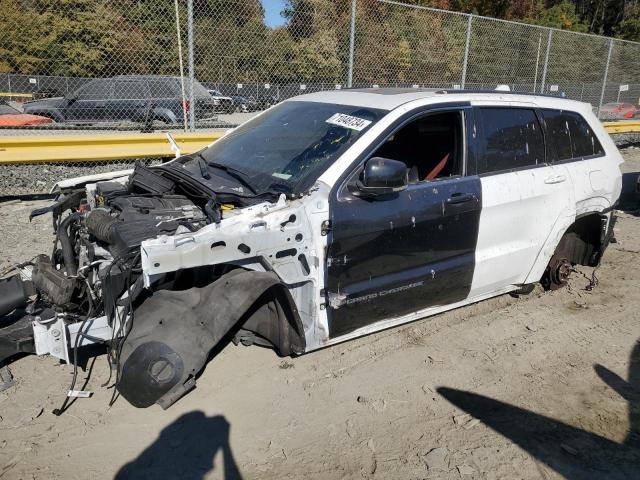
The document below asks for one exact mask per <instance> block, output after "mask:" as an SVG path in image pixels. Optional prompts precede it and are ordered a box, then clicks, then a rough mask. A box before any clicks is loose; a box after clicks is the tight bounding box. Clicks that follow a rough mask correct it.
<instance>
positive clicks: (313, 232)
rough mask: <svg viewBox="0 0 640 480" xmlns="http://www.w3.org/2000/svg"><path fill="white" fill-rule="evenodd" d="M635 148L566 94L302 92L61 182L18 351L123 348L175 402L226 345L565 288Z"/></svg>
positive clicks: (7, 293)
mask: <svg viewBox="0 0 640 480" xmlns="http://www.w3.org/2000/svg"><path fill="white" fill-rule="evenodd" d="M621 162H622V158H621V156H620V154H619V152H618V151H617V149H616V147H615V146H614V144H613V142H612V141H611V139H610V138H609V137H608V135H607V134H606V133H605V131H604V130H603V128H602V127H601V126H600V125H599V123H598V120H597V119H596V117H595V116H594V115H593V114H592V112H591V108H590V106H589V105H587V104H583V103H578V102H574V101H570V100H566V99H560V98H551V97H543V96H529V95H516V94H510V93H504V92H500V93H498V92H494V93H472V92H464V91H420V90H385V89H376V90H346V91H334V92H324V93H322V92H321V93H313V94H309V95H303V96H300V97H296V98H293V99H290V100H287V101H285V102H283V103H281V104H279V105H277V106H275V107H273V108H271V109H269V110H268V111H266V112H264V113H263V114H261V115H259V116H257V117H255V118H254V119H252V120H250V121H249V122H247V123H245V124H244V125H242V126H241V127H239V128H237V129H235V130H233V131H231V132H229V133H228V134H226V135H225V136H224V137H223V138H222V139H220V140H218V141H217V142H215V143H213V144H212V145H211V146H209V147H208V148H206V149H204V150H202V151H200V152H197V153H195V154H193V155H186V156H182V157H180V158H177V159H175V160H173V161H171V162H169V163H166V164H164V165H161V166H157V167H153V168H147V167H144V166H141V165H138V166H136V168H135V169H133V170H132V171H120V172H113V173H110V174H100V175H95V176H90V177H82V178H77V179H74V180H67V181H62V182H60V183H58V184H57V186H56V187H55V191H56V192H57V193H58V196H57V199H56V201H55V203H53V204H52V205H51V206H50V207H48V208H44V209H40V210H37V211H34V212H33V214H32V215H41V214H45V213H49V212H50V213H51V214H52V216H53V226H54V230H55V236H56V238H55V247H54V249H53V253H52V255H51V256H48V255H40V256H38V257H36V258H34V259H32V260H31V261H29V262H25V263H23V264H21V265H17V266H16V267H15V271H14V275H13V276H10V277H8V278H6V279H4V280H2V285H1V292H0V299H1V300H0V303H1V309H0V313H1V314H2V315H3V320H2V323H1V325H2V326H3V327H4V328H2V329H0V361H2V360H5V359H7V358H8V357H10V356H13V355H15V354H18V353H21V352H31V353H36V354H44V353H50V354H51V355H54V356H56V357H58V358H60V359H63V360H65V361H67V362H72V361H73V358H74V357H75V355H74V354H75V353H76V351H77V349H78V348H79V347H81V346H84V345H88V344H91V343H96V342H105V343H106V344H107V345H108V351H109V358H110V360H111V362H112V364H113V365H114V368H116V369H117V370H116V371H117V374H116V377H117V378H116V387H117V389H118V391H119V392H120V393H121V394H122V396H124V397H125V398H126V399H127V400H128V401H129V402H131V403H132V404H133V405H135V406H137V407H147V406H149V405H152V404H153V403H158V404H159V405H161V406H162V407H163V408H167V407H168V406H170V405H171V404H172V403H173V402H175V401H176V400H177V399H178V398H180V397H181V396H182V395H184V394H185V393H186V392H188V391H189V390H190V389H192V388H193V387H194V386H195V383H196V376H197V375H198V374H199V372H200V371H201V370H202V369H203V367H204V365H205V363H206V362H207V359H208V356H209V355H210V354H211V352H212V350H213V349H214V347H216V346H217V345H218V344H221V342H223V341H224V340H229V339H230V340H232V341H234V342H236V343H242V344H245V345H250V344H257V345H262V346H268V347H272V348H274V349H275V350H276V351H277V352H278V353H279V354H280V355H285V356H286V355H299V354H302V353H304V352H309V351H311V350H316V349H318V348H322V347H325V346H327V345H331V344H335V343H337V342H341V341H344V340H347V339H351V338H354V337H358V336H361V335H365V334H368V333H371V332H374V331H378V330H381V329H384V328H388V327H391V326H394V325H399V324H402V323H406V322H409V321H412V320H415V319H418V318H422V317H425V316H429V315H433V314H436V313H439V312H443V311H445V310H449V309H452V308H456V307H459V306H462V305H466V304H469V303H472V302H477V301H480V300H483V299H486V298H489V297H493V296H496V295H500V294H504V293H506V292H523V293H525V292H526V291H528V290H530V288H531V287H532V285H533V284H535V283H536V282H541V283H542V285H543V286H544V287H545V288H546V289H555V288H558V287H561V286H562V285H564V284H565V283H566V281H567V276H568V275H569V273H570V272H571V271H572V266H573V265H575V264H580V265H590V266H596V265H597V264H598V262H599V261H600V259H601V257H602V254H603V251H604V249H605V248H606V246H607V243H608V241H609V239H610V237H611V235H612V232H613V223H614V222H613V220H614V218H613V215H612V213H613V208H614V205H615V204H616V202H617V200H618V197H619V195H620V189H621V174H620V169H619V165H620V163H621ZM73 394H74V393H73V385H72V388H71V389H70V395H73Z"/></svg>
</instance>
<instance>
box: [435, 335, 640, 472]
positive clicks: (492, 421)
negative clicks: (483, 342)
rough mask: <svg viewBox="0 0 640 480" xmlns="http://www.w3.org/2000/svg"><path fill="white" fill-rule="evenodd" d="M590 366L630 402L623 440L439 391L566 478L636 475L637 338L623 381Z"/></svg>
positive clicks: (639, 442)
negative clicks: (625, 377) (627, 428)
mask: <svg viewBox="0 0 640 480" xmlns="http://www.w3.org/2000/svg"><path fill="white" fill-rule="evenodd" d="M594 370H595V371H596V374H597V375H598V376H599V377H600V379H601V380H602V381H603V382H604V383H606V384H607V385H608V386H609V387H610V388H612V389H613V390H614V391H615V392H616V393H617V394H618V395H620V396H621V397H622V398H624V399H625V400H626V401H627V402H629V430H628V433H627V436H626V438H625V440H624V441H623V442H622V443H617V442H614V441H612V440H609V439H608V438H605V437H602V436H600V435H597V434H595V433H591V432H589V431H586V430H583V429H581V428H576V427H572V426H571V425H567V424H565V423H563V422H560V421H558V420H554V419H553V418H549V417H546V416H544V415H540V414H538V413H535V412H531V411H528V410H525V409H522V408H519V407H516V406H513V405H509V404H507V403H504V402H501V401H499V400H494V399H492V398H489V397H485V396H483V395H478V394H475V393H472V392H467V391H463V390H456V389H453V388H447V387H439V388H438V389H437V391H438V393H440V395H442V396H443V397H444V398H446V399H447V400H448V401H449V402H451V403H452V404H454V405H455V406H456V407H458V408H460V409H462V410H465V411H466V412H468V413H470V414H471V415H472V416H474V417H475V418H477V419H479V420H480V421H482V422H483V423H485V424H486V425H487V426H489V427H490V428H492V429H493V430H495V431H496V432H498V433H500V434H501V435H503V436H505V437H507V438H508V439H509V440H511V441H512V442H513V443H515V444H516V445H518V446H519V447H521V448H522V449H524V450H525V451H527V452H528V453H529V454H530V455H531V456H533V457H534V458H535V459H537V460H538V461H540V462H542V463H544V464H545V465H547V466H548V467H550V468H551V469H553V470H555V471H556V472H557V473H559V474H560V475H562V476H564V477H565V478H567V479H568V480H582V479H594V478H597V479H631V478H634V479H635V478H640V340H638V341H636V344H635V347H634V348H633V351H632V353H631V359H630V363H629V378H628V380H627V381H625V380H624V379H622V378H620V377H619V376H618V375H616V374H615V373H614V372H612V371H610V370H609V369H607V368H605V367H603V366H602V365H599V364H597V365H594Z"/></svg>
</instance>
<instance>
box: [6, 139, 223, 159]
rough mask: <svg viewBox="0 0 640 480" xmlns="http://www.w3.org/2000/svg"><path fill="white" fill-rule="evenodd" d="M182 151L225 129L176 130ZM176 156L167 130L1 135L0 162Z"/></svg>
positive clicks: (199, 146) (205, 142) (199, 145)
mask: <svg viewBox="0 0 640 480" xmlns="http://www.w3.org/2000/svg"><path fill="white" fill-rule="evenodd" d="M171 135H172V136H173V139H174V140H175V142H176V144H177V145H178V147H179V148H180V152H181V153H182V154H187V153H193V152H197V151H198V150H201V149H203V148H204V147H206V146H207V145H209V144H210V143H211V142H214V141H215V140H217V139H218V138H220V137H221V136H222V133H221V132H194V133H172V134H171ZM173 156H175V150H174V149H173V148H172V144H171V141H170V140H169V138H168V136H167V134H166V133H139V134H99V135H73V136H71V135H64V136H63V135H56V136H53V135H48V136H39V135H33V136H19V137H18V136H14V137H9V136H7V137H3V136H0V165H15V164H29V163H52V162H100V161H107V160H126V159H134V158H162V157H173Z"/></svg>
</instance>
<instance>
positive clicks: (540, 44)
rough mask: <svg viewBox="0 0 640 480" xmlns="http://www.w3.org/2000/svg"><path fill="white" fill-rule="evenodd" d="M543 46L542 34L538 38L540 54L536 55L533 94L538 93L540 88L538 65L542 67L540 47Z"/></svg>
mask: <svg viewBox="0 0 640 480" xmlns="http://www.w3.org/2000/svg"><path fill="white" fill-rule="evenodd" d="M541 46H542V34H540V35H539V36H538V53H537V54H536V73H535V75H534V76H533V93H536V88H537V87H538V65H540V47H541Z"/></svg>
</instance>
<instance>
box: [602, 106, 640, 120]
mask: <svg viewBox="0 0 640 480" xmlns="http://www.w3.org/2000/svg"><path fill="white" fill-rule="evenodd" d="M638 115H640V109H638V107H636V106H635V105H633V104H632V103H622V102H611V103H605V104H604V105H603V106H602V108H601V109H600V118H601V119H603V120H623V119H631V118H636V117H637V116H638Z"/></svg>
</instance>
